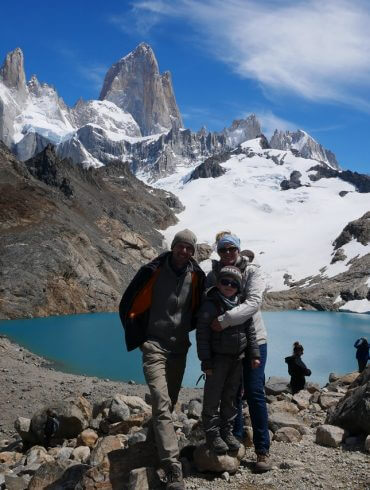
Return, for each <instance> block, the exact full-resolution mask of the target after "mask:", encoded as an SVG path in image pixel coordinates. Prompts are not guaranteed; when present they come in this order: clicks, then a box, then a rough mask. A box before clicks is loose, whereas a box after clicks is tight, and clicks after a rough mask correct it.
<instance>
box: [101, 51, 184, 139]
mask: <svg viewBox="0 0 370 490" xmlns="http://www.w3.org/2000/svg"><path fill="white" fill-rule="evenodd" d="M99 98H100V100H109V101H111V102H114V103H115V104H116V105H117V106H118V107H120V108H121V109H123V110H124V111H126V112H129V113H130V114H132V116H133V117H134V119H135V121H136V122H137V123H138V125H139V127H140V130H141V133H142V134H143V135H144V136H146V135H150V134H156V133H161V132H164V131H168V130H170V129H172V128H176V129H177V128H179V127H182V118H181V114H180V111H179V109H178V107H177V104H176V99H175V95H174V90H173V86H172V80H171V75H170V73H169V72H164V73H163V74H162V75H161V74H160V73H159V67H158V62H157V60H156V57H155V55H154V52H153V50H152V48H151V47H150V46H149V45H148V44H146V43H141V44H139V45H138V46H137V48H136V49H135V50H134V51H132V52H131V53H129V54H128V55H127V56H124V57H123V58H121V59H120V60H119V61H118V62H117V63H115V64H114V65H113V66H112V67H111V68H110V69H109V70H108V72H107V74H106V76H105V80H104V84H103V88H102V91H101V93H100V97H99Z"/></svg>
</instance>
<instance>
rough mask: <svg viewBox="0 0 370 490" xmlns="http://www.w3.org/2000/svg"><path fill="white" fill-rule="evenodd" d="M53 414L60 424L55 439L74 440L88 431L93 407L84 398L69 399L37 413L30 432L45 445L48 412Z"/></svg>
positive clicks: (33, 418)
mask: <svg viewBox="0 0 370 490" xmlns="http://www.w3.org/2000/svg"><path fill="white" fill-rule="evenodd" d="M48 411H49V412H52V413H53V414H54V415H55V418H56V419H57V420H58V422H59V427H58V429H57V430H56V433H55V434H54V436H53V437H54V438H55V439H72V438H74V437H77V436H78V434H80V432H82V431H83V430H84V429H86V428H87V427H88V425H89V421H90V418H91V406H90V403H89V402H88V400H86V399H85V398H83V397H78V398H68V399H66V400H63V401H61V402H58V403H55V404H53V405H51V406H49V407H46V408H43V409H41V410H39V411H38V412H36V413H35V414H34V415H33V417H32V419H31V428H30V432H31V433H32V436H34V437H35V438H36V440H37V441H38V442H39V443H41V444H44V443H45V424H46V420H47V412H48Z"/></svg>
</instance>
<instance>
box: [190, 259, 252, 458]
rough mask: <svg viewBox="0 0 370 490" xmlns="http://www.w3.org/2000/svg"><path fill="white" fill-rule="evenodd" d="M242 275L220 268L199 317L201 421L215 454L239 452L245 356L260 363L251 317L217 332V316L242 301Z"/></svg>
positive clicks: (237, 271) (235, 268)
mask: <svg viewBox="0 0 370 490" xmlns="http://www.w3.org/2000/svg"><path fill="white" fill-rule="evenodd" d="M241 287H242V274H241V272H240V271H239V269H238V268H237V267H233V266H227V267H223V268H222V269H221V270H220V273H219V275H218V279H217V285H216V286H214V287H211V288H210V289H208V290H207V292H206V295H205V298H204V300H203V303H202V305H201V307H200V310H199V313H198V320H197V330H196V337H197V350H198V357H199V359H200V361H201V368H202V371H203V372H204V373H205V375H206V381H205V385H204V399H203V411H202V421H203V428H204V431H205V434H206V442H207V445H208V447H209V448H210V449H211V450H212V451H214V452H215V453H216V454H225V453H226V452H227V451H236V450H238V449H239V447H240V442H239V441H238V439H237V438H236V437H235V436H234V435H233V426H234V420H235V417H236V415H237V406H236V394H237V391H238V388H239V386H240V380H241V375H242V359H243V358H244V356H245V355H247V356H248V358H249V359H250V362H251V365H252V368H256V367H258V366H259V364H260V360H259V358H260V351H259V347H258V344H257V340H256V332H255V329H254V327H253V325H252V320H251V319H250V320H247V321H245V322H244V323H242V324H239V325H234V326H233V327H229V328H227V329H225V330H222V331H220V332H215V331H213V330H212V328H211V324H212V322H213V320H214V319H215V318H217V317H218V316H220V315H222V314H224V313H225V312H226V311H229V310H231V309H232V308H234V307H236V306H238V305H239V304H240V299H239V294H240V291H241Z"/></svg>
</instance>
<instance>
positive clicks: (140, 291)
mask: <svg viewBox="0 0 370 490" xmlns="http://www.w3.org/2000/svg"><path fill="white" fill-rule="evenodd" d="M170 254H171V252H165V253H163V254H161V255H159V256H158V257H156V258H155V259H154V260H152V261H151V262H149V263H148V264H145V265H143V267H141V268H140V269H139V271H138V272H137V274H136V275H135V277H134V278H133V279H132V281H131V282H130V284H129V285H128V287H127V289H126V291H125V292H124V294H123V296H122V299H121V302H120V304H119V316H120V319H121V323H122V326H123V328H124V330H125V340H126V347H127V350H128V351H131V350H133V349H136V348H137V347H139V346H140V345H142V344H143V343H144V342H145V341H146V331H147V327H148V321H149V314H150V306H151V300H152V290H153V286H154V284H155V281H156V278H157V277H158V274H159V271H160V268H161V266H162V265H163V264H164V262H165V260H166V259H167V257H168V256H169V255H170ZM189 268H190V270H191V272H192V311H193V313H194V314H193V317H192V328H193V329H194V328H195V327H196V324H195V321H196V320H195V313H196V311H197V309H198V307H199V305H200V301H201V298H202V295H203V292H204V280H205V275H204V272H203V271H202V269H201V268H200V267H199V265H198V264H197V262H196V261H195V260H194V259H192V258H191V259H190V262H189Z"/></svg>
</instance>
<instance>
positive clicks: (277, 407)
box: [267, 400, 299, 415]
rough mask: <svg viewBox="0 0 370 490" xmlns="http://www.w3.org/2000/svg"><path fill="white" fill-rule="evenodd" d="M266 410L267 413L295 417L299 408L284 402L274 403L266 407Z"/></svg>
mask: <svg viewBox="0 0 370 490" xmlns="http://www.w3.org/2000/svg"><path fill="white" fill-rule="evenodd" d="M267 409H268V412H269V413H276V412H288V413H291V414H293V415H295V414H296V413H298V412H299V408H298V406H297V405H296V404H295V403H291V402H290V401H286V400H278V401H274V402H272V403H270V404H269V405H268V406H267Z"/></svg>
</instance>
